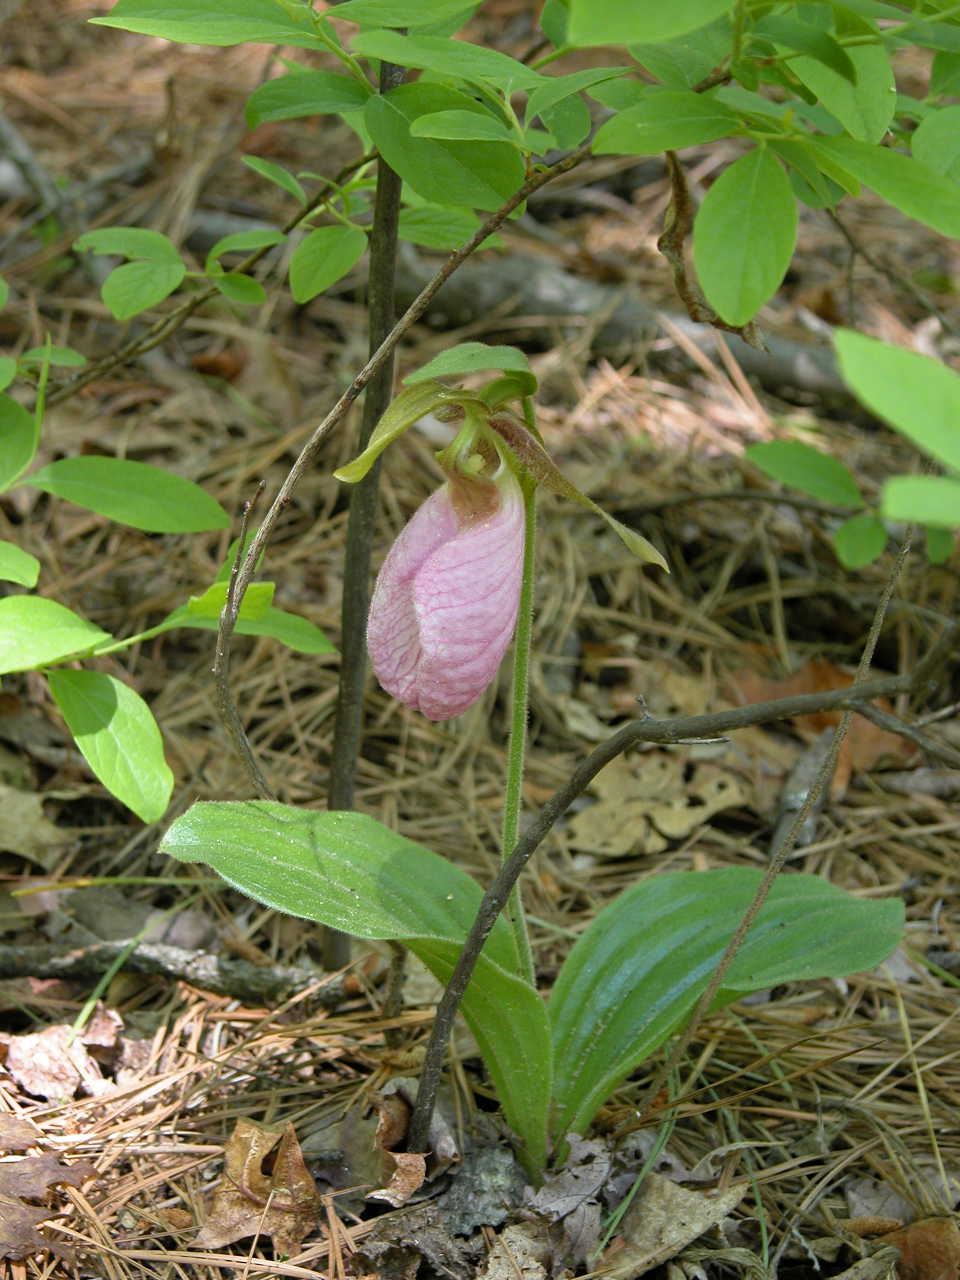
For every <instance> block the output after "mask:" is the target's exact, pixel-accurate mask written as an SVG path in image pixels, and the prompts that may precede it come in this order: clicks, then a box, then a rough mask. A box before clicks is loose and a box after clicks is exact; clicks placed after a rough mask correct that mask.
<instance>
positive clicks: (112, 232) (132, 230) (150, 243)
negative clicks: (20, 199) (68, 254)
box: [41, 227, 181, 350]
mask: <svg viewBox="0 0 960 1280" xmlns="http://www.w3.org/2000/svg"><path fill="white" fill-rule="evenodd" d="M73 247H74V249H76V250H78V251H88V252H90V253H105V254H111V255H114V256H116V257H119V258H133V259H134V260H137V259H141V260H143V261H145V262H169V263H174V262H180V261H181V259H180V254H179V253H178V251H177V247H176V245H175V244H174V243H173V241H172V240H171V239H169V237H168V236H165V235H163V234H162V232H160V231H151V230H150V229H149V228H147V227H99V228H98V229H97V230H96V231H87V232H85V233H84V234H83V235H82V236H80V237H79V238H78V239H77V240H76V241H74V245H73ZM41 350H42V348H41Z"/></svg>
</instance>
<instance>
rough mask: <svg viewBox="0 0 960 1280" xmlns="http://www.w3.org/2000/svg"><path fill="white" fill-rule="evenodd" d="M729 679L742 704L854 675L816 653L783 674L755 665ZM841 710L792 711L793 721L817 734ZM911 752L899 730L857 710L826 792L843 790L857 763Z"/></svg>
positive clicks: (847, 681)
mask: <svg viewBox="0 0 960 1280" xmlns="http://www.w3.org/2000/svg"><path fill="white" fill-rule="evenodd" d="M728 684H729V687H730V692H731V693H732V694H733V695H734V696H735V698H736V700H737V702H738V703H741V704H746V703H749V702H766V701H770V700H773V699H775V698H791V697H794V696H795V695H796V694H802V693H829V692H831V691H833V690H834V689H848V688H849V687H850V686H851V685H852V684H853V676H852V675H851V674H850V673H849V672H847V671H844V670H842V668H840V667H837V666H835V665H834V664H833V663H832V662H825V661H824V660H822V659H814V660H813V661H811V662H807V663H805V664H804V666H802V667H801V668H800V670H799V671H796V672H794V674H793V675H792V676H790V677H789V678H788V679H786V680H771V679H769V678H768V677H766V676H762V675H760V674H759V673H758V672H755V671H739V672H737V674H736V675H735V676H732V677H731V678H730V680H729V681H728ZM878 703H879V705H880V706H882V707H884V708H885V709H886V710H888V711H889V710H892V708H891V706H890V704H889V702H887V701H886V699H884V698H880V699H878ZM842 714H843V713H842V712H840V711H817V712H814V713H813V714H811V715H804V716H794V717H793V723H794V724H795V725H796V727H797V729H798V730H799V731H800V732H801V733H802V734H804V736H808V737H810V738H815V737H816V736H817V735H818V734H820V733H822V732H823V730H824V729H826V728H829V727H830V726H832V725H835V724H838V723H839V721H840V717H841V715H842ZM915 754H916V749H915V748H914V747H912V746H910V745H909V744H908V743H906V742H905V741H904V739H903V738H901V737H899V736H898V735H897V734H895V733H889V732H888V731H887V730H886V729H879V728H878V727H877V726H876V725H875V724H873V723H872V722H871V721H870V720H865V719H864V718H863V716H857V715H855V716H854V717H853V720H852V721H851V722H850V728H849V730H848V732H847V736H846V737H845V738H844V740H843V745H842V746H841V748H840V755H839V757H838V759H837V768H836V772H835V773H834V775H833V783H832V785H831V788H830V794H831V795H832V796H833V797H834V798H835V799H836V798H839V797H840V796H843V795H844V794H845V792H846V790H847V787H848V786H849V785H850V777H851V775H852V773H853V771H854V770H855V769H864V770H866V769H872V768H873V766H874V765H875V764H876V763H877V762H878V761H879V760H881V759H884V758H885V757H889V758H892V759H894V760H901V761H902V760H907V759H909V758H910V757H911V756H913V755H915Z"/></svg>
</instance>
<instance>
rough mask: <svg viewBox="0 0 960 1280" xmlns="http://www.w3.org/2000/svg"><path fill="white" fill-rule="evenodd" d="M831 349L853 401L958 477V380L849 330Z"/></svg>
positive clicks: (939, 368)
mask: <svg viewBox="0 0 960 1280" xmlns="http://www.w3.org/2000/svg"><path fill="white" fill-rule="evenodd" d="M835 343H836V348H837V357H838V359H839V361H840V371H841V373H842V374H843V380H844V382H846V384H847V385H848V386H849V387H850V388H851V390H852V391H854V392H855V393H856V395H857V398H858V399H859V400H861V401H862V402H863V403H864V404H865V405H866V406H867V407H868V408H869V409H872V410H873V412H874V413H876V414H878V415H879V416H880V417H881V418H883V419H885V421H887V422H889V423H890V425H891V426H892V427H895V428H896V429H897V431H899V432H900V433H901V434H902V435H905V436H906V437H907V439H908V440H912V441H913V443H914V444H915V445H917V446H918V448H920V449H923V450H924V452H926V453H928V454H929V455H930V456H931V457H933V458H935V459H936V460H937V461H938V462H942V463H943V465H944V466H945V467H950V468H951V469H952V470H954V471H957V472H960V375H958V374H956V373H954V372H953V370H952V369H948V368H947V366H946V365H944V364H940V363H939V362H938V361H936V360H931V359H930V358H929V357H928V356H922V355H919V354H918V353H917V352H915V351H907V350H905V349H904V348H903V347H894V346H890V345H889V344H888V343H885V342H877V341H876V340H875V339H874V338H866V337H864V336H863V334H860V333H854V332H852V331H851V330H849V329H841V330H840V331H839V332H838V333H837V335H836V337H835ZM938 523H939V522H938Z"/></svg>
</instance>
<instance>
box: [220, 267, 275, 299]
mask: <svg viewBox="0 0 960 1280" xmlns="http://www.w3.org/2000/svg"><path fill="white" fill-rule="evenodd" d="M210 278H211V281H212V282H213V284H215V285H216V286H217V288H218V289H219V291H220V292H221V293H222V294H223V296H224V297H225V298H226V299H227V300H228V301H230V302H236V303H237V304H238V305H239V306H242V307H256V306H259V305H260V303H261V302H266V300H267V291H266V289H264V287H263V285H262V284H261V283H260V281H259V280H254V279H253V277H252V276H245V275H243V274H242V273H241V272H239V271H227V272H225V273H224V274H223V275H214V276H211V277H210Z"/></svg>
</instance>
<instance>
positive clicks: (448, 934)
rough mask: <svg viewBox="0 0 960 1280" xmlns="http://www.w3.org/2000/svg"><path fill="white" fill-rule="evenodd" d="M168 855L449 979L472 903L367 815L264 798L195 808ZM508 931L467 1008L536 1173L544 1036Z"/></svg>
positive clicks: (493, 948)
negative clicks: (404, 949) (390, 942)
mask: <svg viewBox="0 0 960 1280" xmlns="http://www.w3.org/2000/svg"><path fill="white" fill-rule="evenodd" d="M161 847H162V849H163V851H164V852H165V853H169V854H171V855H172V856H173V857H175V858H181V859H183V860H184V861H190V862H193V861H202V862H208V863H209V864H210V865H211V866H213V867H214V868H215V870H216V871H218V872H219V874H220V875H222V876H223V878H224V879H225V880H226V881H227V882H228V883H230V884H232V885H234V886H236V887H237V888H239V889H242V890H243V892H244V893H246V894H248V895H249V896H250V897H253V898H255V899H256V900H257V901H258V902H264V903H266V904H267V905H269V906H271V907H273V908H275V909H276V910H278V911H285V912H287V913H288V914H290V915H296V916H300V917H301V918H304V919H307V920H317V921H320V922H323V923H325V924H329V925H333V926H334V927H335V928H338V929H342V930H344V932H347V933H351V934H354V935H355V936H359V937H365V938H394V939H398V940H401V941H403V942H404V943H406V945H407V946H409V947H410V949H411V950H412V951H413V952H414V953H415V954H416V955H418V956H419V957H420V959H421V960H423V962H424V964H426V965H427V966H428V967H429V968H430V969H431V970H432V971H433V972H434V974H435V975H436V976H437V977H438V978H439V979H440V980H441V981H446V979H447V978H448V977H449V975H450V972H451V970H452V968H453V965H454V963H455V962H456V957H457V953H458V951H459V949H460V944H461V943H462V941H463V938H464V936H465V935H466V932H467V930H468V929H469V927H470V924H471V923H472V920H473V917H474V914H475V913H476V909H477V906H478V904H479V901H480V888H479V886H478V885H477V884H476V883H475V881H473V880H471V878H470V877H469V876H468V875H467V874H466V872H464V871H461V870H460V868H459V867H456V866H454V865H453V864H452V863H450V862H448V861H447V860H446V859H445V858H441V857H439V856H438V855H437V854H435V853H433V852H431V850H429V849H426V848H424V847H423V846H422V845H419V844H415V843H414V842H413V841H412V840H406V839H404V837H403V836H399V835H396V834H395V833H394V832H392V831H390V830H389V829H388V828H387V827H384V826H383V825H382V824H381V823H379V822H377V821H376V820H375V819H373V818H370V817H367V816H366V815H365V814H360V813H349V812H333V813H313V812H310V811H308V810H303V809H295V808H293V807H288V806H285V805H280V804H274V803H271V802H268V801H248V802H244V803H234V804H196V805H193V807H192V808H191V809H190V810H189V811H188V812H187V813H186V814H184V816H183V817H182V818H179V819H178V820H177V821H176V822H174V824H173V825H172V826H171V827H170V829H169V831H168V832H167V834H166V835H165V836H164V838H163V843H162V846H161ZM516 965H517V956H516V949H515V946H514V941H513V935H512V933H511V931H510V929H509V927H508V925H507V924H506V922H505V921H504V920H499V921H497V924H496V925H495V926H494V929H493V932H492V934H491V936H490V940H489V942H488V943H487V946H486V947H485V949H484V953H483V956H482V957H481V960H480V963H479V965H478V968H477V975H476V977H475V979H474V981H473V982H472V983H471V989H470V991H469V993H468V995H467V998H466V1000H465V1001H464V1006H463V1013H464V1017H465V1018H466V1019H467V1022H468V1023H469V1025H470V1028H471V1030H472V1031H473V1033H474V1035H475V1036H476V1037H477V1041H478V1043H479V1044H480V1045H481V1047H482V1049H483V1053H484V1058H485V1061H486V1063H487V1067H488V1069H489V1071H490V1074H491V1076H492V1077H493V1079H494V1082H495V1084H496V1086H497V1092H498V1094H499V1096H500V1098H501V1101H502V1102H503V1105H504V1110H505V1112H506V1113H507V1116H508V1119H509V1121H510V1123H511V1125H512V1127H513V1128H514V1130H515V1132H516V1133H517V1134H518V1135H520V1137H521V1139H522V1140H523V1141H524V1143H525V1146H526V1150H527V1154H528V1158H529V1159H530V1161H531V1162H532V1163H533V1164H535V1165H536V1166H539V1167H542V1165H543V1162H544V1160H545V1156H546V1120H547V1107H548V1103H549V1097H550V1069H549V1063H550V1040H549V1032H548V1029H547V1021H546V1013H545V1010H544V1007H543V1004H542V1002H541V1000H540V999H539V997H538V996H537V994H536V992H535V991H533V989H532V988H530V987H528V986H527V985H526V984H525V983H524V982H522V981H521V980H520V979H519V978H518V977H517V976H516Z"/></svg>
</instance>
